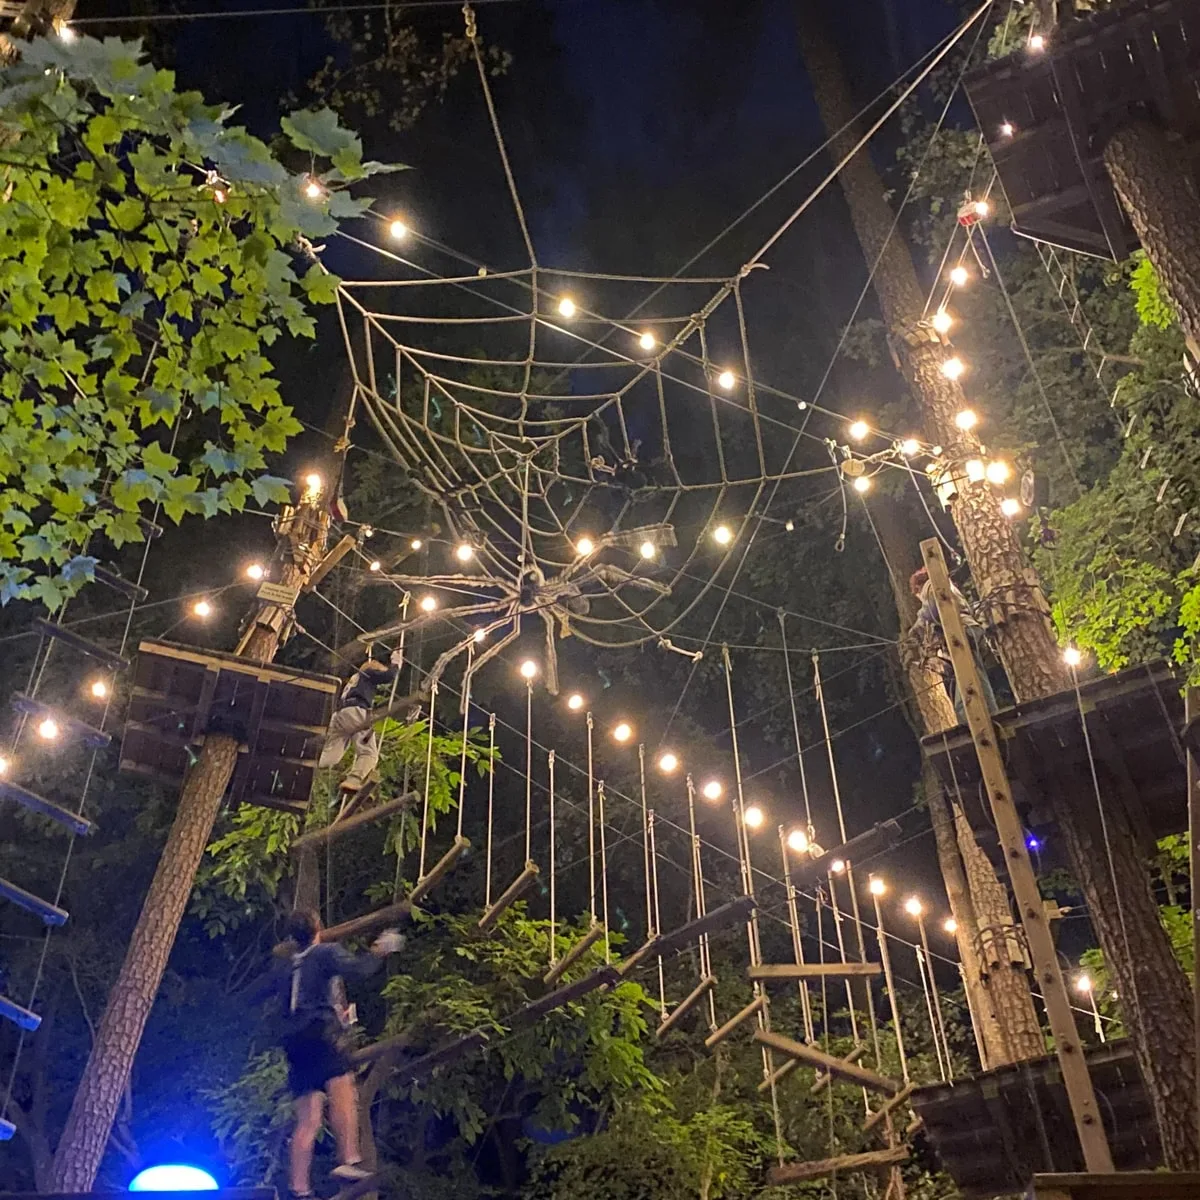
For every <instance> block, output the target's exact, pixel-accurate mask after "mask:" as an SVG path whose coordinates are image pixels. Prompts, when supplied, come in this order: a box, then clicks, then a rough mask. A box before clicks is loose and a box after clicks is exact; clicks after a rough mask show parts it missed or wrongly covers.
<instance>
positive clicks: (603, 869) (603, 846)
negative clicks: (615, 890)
mask: <svg viewBox="0 0 1200 1200" xmlns="http://www.w3.org/2000/svg"><path fill="white" fill-rule="evenodd" d="M596 804H597V806H598V808H599V816H600V889H601V892H602V898H603V904H604V908H603V913H604V962H605V965H606V966H610V965H611V964H612V942H611V940H610V938H609V933H608V931H609V924H608V839H607V838H606V837H605V835H604V831H605V829H607V828H608V824H607V822H606V821H605V819H604V780H603V779H601V780H600V781H599V783H597V784H596Z"/></svg>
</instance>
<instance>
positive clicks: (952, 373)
mask: <svg viewBox="0 0 1200 1200" xmlns="http://www.w3.org/2000/svg"><path fill="white" fill-rule="evenodd" d="M966 369H967V365H966V363H964V362H963V360H962V359H961V358H958V357H957V356H955V357H954V358H948V359H946V361H945V362H944V363H942V374H943V375H945V377H946V378H947V379H961V378H962V377H963V372H964V371H965V370H966Z"/></svg>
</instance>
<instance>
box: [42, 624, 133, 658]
mask: <svg viewBox="0 0 1200 1200" xmlns="http://www.w3.org/2000/svg"><path fill="white" fill-rule="evenodd" d="M33 627H34V628H35V629H36V630H37V631H38V633H40V634H42V635H43V636H44V637H49V638H54V639H55V641H59V642H62V644H63V645H64V646H67V647H69V648H70V649H72V650H74V651H75V652H76V653H77V654H86V655H87V656H88V658H94V659H95V660H96V661H97V662H98V663H103V664H104V666H106V667H108V669H109V670H110V671H123V670H125V668H126V667H127V666H129V659H127V658H122V657H121V656H120V655H119V654H117V653H115V652H114V651H112V650H109V649H107V648H106V647H104V646H97V645H96V643H95V642H89V641H88V640H87V638H85V637H80V636H79V634H77V633H74V632H72V631H71V630H70V629H68V628H67V627H66V626H65V625H56V624H55V623H54V622H53V621H47V620H44V619H43V618H42V617H38V618H37V620H36V621H34V623H33Z"/></svg>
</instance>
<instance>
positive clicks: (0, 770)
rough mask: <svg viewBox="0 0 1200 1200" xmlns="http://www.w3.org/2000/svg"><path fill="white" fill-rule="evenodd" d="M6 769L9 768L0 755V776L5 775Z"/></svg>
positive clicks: (6, 760)
mask: <svg viewBox="0 0 1200 1200" xmlns="http://www.w3.org/2000/svg"><path fill="white" fill-rule="evenodd" d="M8 767H9V762H8V759H7V758H4V757H3V756H2V755H0V775H7V774H8Z"/></svg>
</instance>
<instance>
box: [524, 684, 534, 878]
mask: <svg viewBox="0 0 1200 1200" xmlns="http://www.w3.org/2000/svg"><path fill="white" fill-rule="evenodd" d="M525 861H526V863H531V862H533V680H532V679H527V680H526V681H525Z"/></svg>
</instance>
